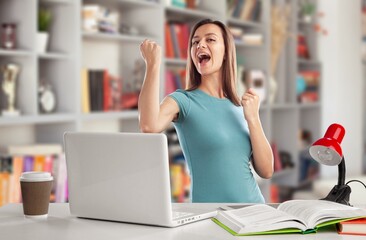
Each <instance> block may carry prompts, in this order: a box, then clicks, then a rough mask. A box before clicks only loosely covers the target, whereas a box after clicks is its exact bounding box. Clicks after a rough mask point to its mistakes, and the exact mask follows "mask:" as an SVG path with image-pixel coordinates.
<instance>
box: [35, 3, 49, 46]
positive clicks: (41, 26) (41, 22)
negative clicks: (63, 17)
mask: <svg viewBox="0 0 366 240" xmlns="http://www.w3.org/2000/svg"><path fill="white" fill-rule="evenodd" d="M51 20H52V15H51V11H50V10H47V9H40V10H39V12H38V33H37V52H39V53H44V52H46V49H47V44H48V39H49V33H48V28H49V26H50V24H51Z"/></svg>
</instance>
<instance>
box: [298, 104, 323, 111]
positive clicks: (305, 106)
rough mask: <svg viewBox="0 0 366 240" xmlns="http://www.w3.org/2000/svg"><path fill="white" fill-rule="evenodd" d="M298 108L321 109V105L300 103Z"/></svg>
mask: <svg viewBox="0 0 366 240" xmlns="http://www.w3.org/2000/svg"><path fill="white" fill-rule="evenodd" d="M298 106H299V108H300V109H310V108H319V107H320V103H319V102H313V103H298Z"/></svg>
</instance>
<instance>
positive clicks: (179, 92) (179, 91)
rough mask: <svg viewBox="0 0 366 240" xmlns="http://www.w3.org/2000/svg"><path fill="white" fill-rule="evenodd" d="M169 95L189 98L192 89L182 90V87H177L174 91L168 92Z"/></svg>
mask: <svg viewBox="0 0 366 240" xmlns="http://www.w3.org/2000/svg"><path fill="white" fill-rule="evenodd" d="M169 96H181V97H187V98H190V97H191V96H192V91H188V90H184V89H177V90H175V92H173V93H171V94H169Z"/></svg>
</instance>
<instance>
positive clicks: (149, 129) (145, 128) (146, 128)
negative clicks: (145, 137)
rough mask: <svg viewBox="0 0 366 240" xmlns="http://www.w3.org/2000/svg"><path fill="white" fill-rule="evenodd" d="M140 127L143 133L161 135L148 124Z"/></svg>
mask: <svg viewBox="0 0 366 240" xmlns="http://www.w3.org/2000/svg"><path fill="white" fill-rule="evenodd" d="M139 127H140V131H141V132H143V133H160V131H159V130H158V129H157V128H156V127H154V126H151V125H148V124H141V123H140V124H139Z"/></svg>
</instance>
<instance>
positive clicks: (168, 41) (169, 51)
mask: <svg viewBox="0 0 366 240" xmlns="http://www.w3.org/2000/svg"><path fill="white" fill-rule="evenodd" d="M165 56H166V57H167V58H174V48H173V40H172V33H171V32H170V27H169V24H168V23H165Z"/></svg>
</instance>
